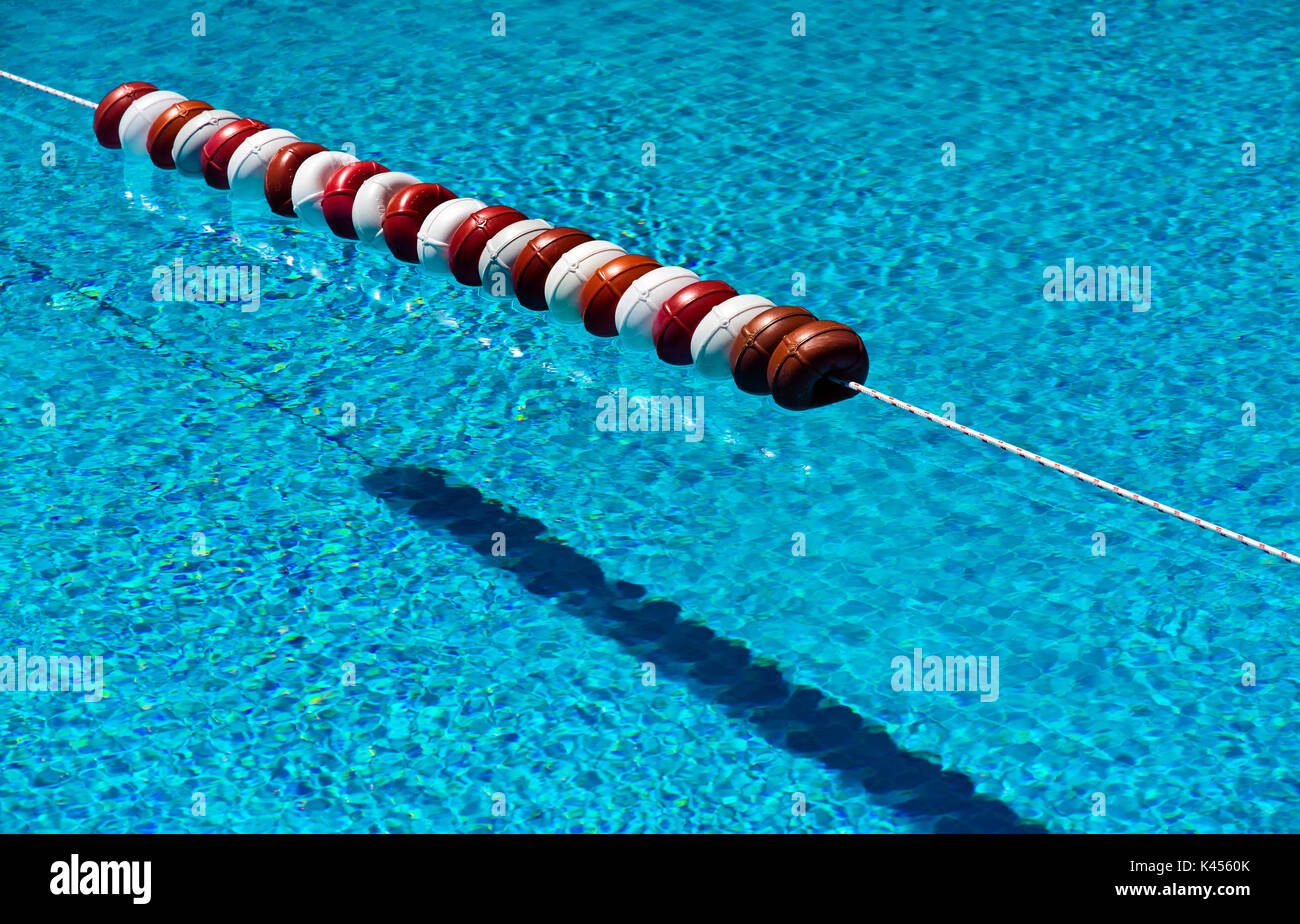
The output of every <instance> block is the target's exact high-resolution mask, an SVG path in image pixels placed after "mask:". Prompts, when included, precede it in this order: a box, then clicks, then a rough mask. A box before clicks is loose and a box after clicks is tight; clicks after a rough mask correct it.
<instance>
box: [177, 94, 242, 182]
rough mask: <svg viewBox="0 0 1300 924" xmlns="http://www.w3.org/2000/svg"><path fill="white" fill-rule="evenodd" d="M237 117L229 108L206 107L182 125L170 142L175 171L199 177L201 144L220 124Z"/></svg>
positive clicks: (206, 141) (200, 172)
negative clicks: (174, 138) (206, 108)
mask: <svg viewBox="0 0 1300 924" xmlns="http://www.w3.org/2000/svg"><path fill="white" fill-rule="evenodd" d="M238 119H239V116H237V115H235V113H233V112H231V111H230V110H229V109H208V110H207V111H205V112H200V113H199V114H198V115H196V116H195V117H194V118H192V119H190V120H189V121H188V122H186V123H185V124H184V125H182V126H181V130H180V131H179V132H177V133H176V140H175V141H173V142H172V161H173V162H174V163H175V164H176V172H177V173H179V174H181V175H182V176H188V177H196V178H201V177H202V176H203V165H202V163H201V162H200V160H199V155H201V154H202V153H203V146H204V145H205V144H207V143H208V139H209V138H211V137H212V136H213V135H215V134H216V133H217V132H218V131H219V130H220V129H221V126H223V125H225V124H226V123H228V122H234V121H237V120H238Z"/></svg>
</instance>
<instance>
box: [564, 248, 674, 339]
mask: <svg viewBox="0 0 1300 924" xmlns="http://www.w3.org/2000/svg"><path fill="white" fill-rule="evenodd" d="M658 268H659V262H658V261H657V260H654V259H651V258H650V257H647V256H645V255H644V254H639V253H629V254H625V255H623V256H621V257H615V258H614V259H613V260H610V261H609V262H608V263H606V264H605V265H604V266H602V267H601V268H600V269H598V270H596V272H595V273H594V274H593V275H592V277H591V278H590V279H588V280H587V282H586V284H585V285H584V286H583V287H582V292H581V293H579V295H578V310H580V311H581V312H582V326H583V327H585V328H587V331H588V332H589V333H592V334H595V335H596V336H597V337H617V336H618V326H617V325H616V324H615V323H614V309H615V308H617V307H618V300H619V299H620V298H622V297H623V293H624V292H626V291H627V287H628V286H630V285H631V284H632V283H633V282H635V281H636V280H638V279H640V278H641V277H642V276H644V275H645V274H646V273H648V272H650V271H651V270H653V269H658Z"/></svg>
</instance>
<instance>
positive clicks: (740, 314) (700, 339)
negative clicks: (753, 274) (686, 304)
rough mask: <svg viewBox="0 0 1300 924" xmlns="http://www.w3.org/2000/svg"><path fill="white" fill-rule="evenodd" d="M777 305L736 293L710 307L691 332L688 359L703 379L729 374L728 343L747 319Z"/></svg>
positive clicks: (729, 346)
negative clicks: (692, 332) (689, 357)
mask: <svg viewBox="0 0 1300 924" xmlns="http://www.w3.org/2000/svg"><path fill="white" fill-rule="evenodd" d="M775 307H776V305H774V304H773V303H772V301H771V300H770V299H766V298H764V297H763V296H761V295H735V296H732V297H731V298H729V299H727V300H726V301H725V302H719V303H718V304H716V305H714V306H713V307H712V308H710V309H709V313H708V314H706V315H705V316H704V320H702V321H700V326H699V327H697V328H695V333H694V334H693V335H692V336H691V360H692V361H693V362H694V363H695V368H696V369H699V370H700V374H701V375H703V376H704V377H705V378H706V379H729V378H731V344H732V342H733V341H735V339H736V338H737V337H738V336H740V330H741V328H743V327H744V326H745V325H746V324H748V323H749V319H750V318H752V317H754V316H755V315H757V314H761V313H762V312H764V311H766V310H767V309H769V308H775Z"/></svg>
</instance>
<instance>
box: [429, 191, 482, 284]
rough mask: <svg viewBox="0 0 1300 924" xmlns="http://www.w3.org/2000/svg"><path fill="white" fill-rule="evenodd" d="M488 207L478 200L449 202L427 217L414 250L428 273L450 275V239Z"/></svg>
mask: <svg viewBox="0 0 1300 924" xmlns="http://www.w3.org/2000/svg"><path fill="white" fill-rule="evenodd" d="M485 208H487V203H486V202H480V201H479V200H477V199H465V198H462V199H448V200H447V201H446V202H442V203H439V204H438V205H437V206H436V207H435V208H434V210H433V211H432V212H430V213H429V214H428V215H426V216H424V223H423V224H421V225H420V232H419V234H418V235H416V241H415V250H416V253H417V254H418V255H419V257H420V266H421V267H423V268H424V270H425V272H428V273H450V272H451V266H450V265H449V264H448V263H447V246H448V245H449V244H450V243H451V236H452V235H453V234H455V233H456V229H457V228H459V227H460V226H461V223H462V222H464V221H465V219H466V218H469V216H471V215H473V214H474V213H475V212H477V211H478V210H479V209H485Z"/></svg>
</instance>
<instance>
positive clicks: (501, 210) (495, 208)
mask: <svg viewBox="0 0 1300 924" xmlns="http://www.w3.org/2000/svg"><path fill="white" fill-rule="evenodd" d="M527 220H528V216H527V215H525V214H524V213H523V212H521V211H519V210H518V209H512V208H511V207H510V206H508V205H489V206H488V207H487V208H485V209H479V210H478V211H477V212H475V213H474V214H472V215H470V216H469V218H466V219H465V220H464V221H462V222H461V223H460V225H459V226H458V227H457V228H456V230H455V232H454V233H453V234H452V235H451V240H450V241H448V242H447V264H448V265H449V266H450V267H451V274H452V275H453V276H455V277H456V281H457V282H459V283H461V285H467V286H478V285H482V284H483V280H482V279H480V278H479V274H478V261H479V257H481V256H483V248H484V247H486V246H487V242H488V241H489V240H490V239H491V238H492V236H493V235H494V234H496V233H497V232H498V231H503V230H505V229H506V228H508V227H510V226H511V225H513V224H514V223H515V222H518V221H527Z"/></svg>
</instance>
